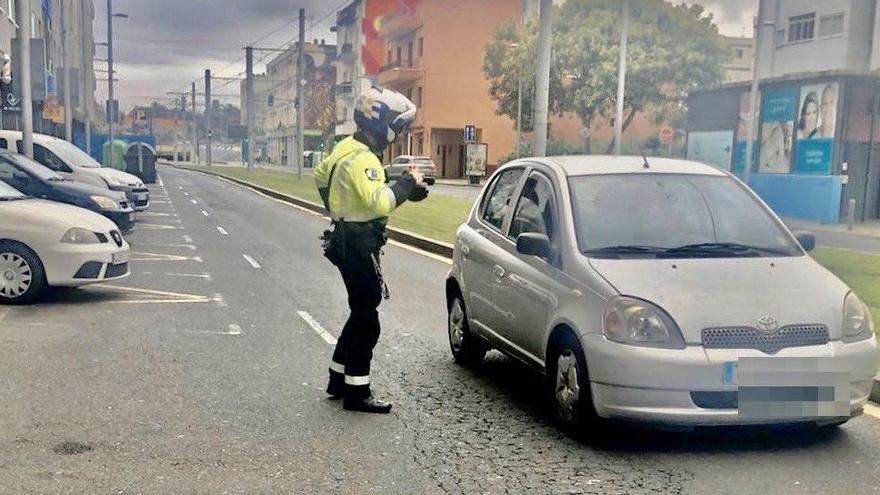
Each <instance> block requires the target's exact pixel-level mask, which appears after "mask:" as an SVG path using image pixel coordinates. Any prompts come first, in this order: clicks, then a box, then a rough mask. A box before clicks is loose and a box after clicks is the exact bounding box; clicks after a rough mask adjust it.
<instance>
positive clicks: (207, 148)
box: [205, 69, 214, 167]
mask: <svg viewBox="0 0 880 495" xmlns="http://www.w3.org/2000/svg"><path fill="white" fill-rule="evenodd" d="M212 113H214V112H213V109H212V108H211V69H205V130H206V131H207V133H206V134H207V136H208V140H207V145H206V146H205V160H206V163H207V164H208V166H209V167H210V166H211V137H213V136H212V132H211V116H212V115H211V114H212Z"/></svg>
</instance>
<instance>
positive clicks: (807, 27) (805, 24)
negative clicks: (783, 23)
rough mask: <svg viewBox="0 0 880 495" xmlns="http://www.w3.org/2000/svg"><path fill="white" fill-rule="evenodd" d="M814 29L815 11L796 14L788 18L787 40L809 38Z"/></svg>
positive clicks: (804, 39) (812, 34)
mask: <svg viewBox="0 0 880 495" xmlns="http://www.w3.org/2000/svg"><path fill="white" fill-rule="evenodd" d="M815 30H816V13H815V12H811V13H809V14H803V15H796V16H794V17H789V18H788V42H789V43H795V42H798V41H806V40H811V39H813V37H814V34H815Z"/></svg>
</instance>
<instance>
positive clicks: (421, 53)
mask: <svg viewBox="0 0 880 495" xmlns="http://www.w3.org/2000/svg"><path fill="white" fill-rule="evenodd" d="M424 56H425V38H419V57H424Z"/></svg>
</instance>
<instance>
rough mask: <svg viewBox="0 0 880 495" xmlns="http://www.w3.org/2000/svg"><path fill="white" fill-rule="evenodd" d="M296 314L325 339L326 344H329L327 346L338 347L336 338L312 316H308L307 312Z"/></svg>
mask: <svg viewBox="0 0 880 495" xmlns="http://www.w3.org/2000/svg"><path fill="white" fill-rule="evenodd" d="M296 314H298V315H299V317H300V318H302V319H303V320H305V322H306V323H308V324H309V326H310V327H312V330H314V331H315V333H317V334H318V335H319V336H320V337H321V338H322V339H324V342H327V344H329V345H336V337H334V336H333V334H331V333H330V332H328V331H327V330H325V329H324V327H322V326H321V324H320V323H318V321H317V320H315V319H314V318H312V315H310V314H308V313H307V312H305V311H297V312H296Z"/></svg>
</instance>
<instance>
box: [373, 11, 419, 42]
mask: <svg viewBox="0 0 880 495" xmlns="http://www.w3.org/2000/svg"><path fill="white" fill-rule="evenodd" d="M420 27H421V22H420V21H419V19H418V18H417V17H416V16H415V15H414V14H412V13H406V12H398V13H396V14H392V15H390V16H388V17H387V18H385V19H383V20H382V24H381V26H380V27H379V36H381V37H382V38H384V39H385V40H392V39H394V38H397V37H398V36H401V35H404V34H407V33H411V32H413V31H415V30H416V29H418V28H420Z"/></svg>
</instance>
